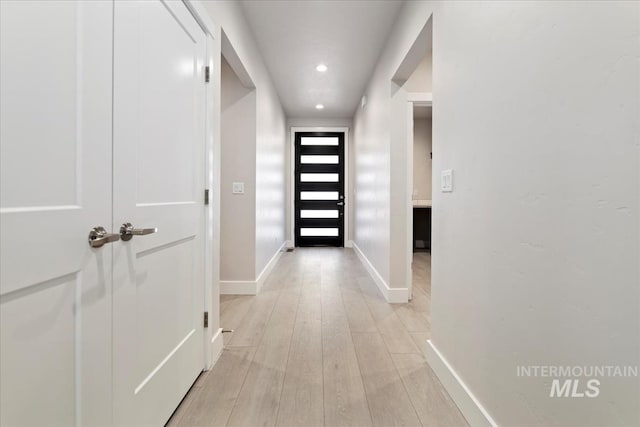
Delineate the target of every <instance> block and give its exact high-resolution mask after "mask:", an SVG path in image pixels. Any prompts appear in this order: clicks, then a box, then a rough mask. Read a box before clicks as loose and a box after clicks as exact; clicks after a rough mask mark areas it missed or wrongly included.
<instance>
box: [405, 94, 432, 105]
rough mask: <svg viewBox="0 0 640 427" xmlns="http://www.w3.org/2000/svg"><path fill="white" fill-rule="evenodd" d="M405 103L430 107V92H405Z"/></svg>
mask: <svg viewBox="0 0 640 427" xmlns="http://www.w3.org/2000/svg"><path fill="white" fill-rule="evenodd" d="M407 101H409V102H412V103H413V104H414V105H417V106H420V107H430V106H431V105H433V94H432V93H431V92H407Z"/></svg>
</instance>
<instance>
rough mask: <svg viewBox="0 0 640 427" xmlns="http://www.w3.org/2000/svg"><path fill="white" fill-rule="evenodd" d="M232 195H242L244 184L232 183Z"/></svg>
mask: <svg viewBox="0 0 640 427" xmlns="http://www.w3.org/2000/svg"><path fill="white" fill-rule="evenodd" d="M233 194H244V182H234V183H233Z"/></svg>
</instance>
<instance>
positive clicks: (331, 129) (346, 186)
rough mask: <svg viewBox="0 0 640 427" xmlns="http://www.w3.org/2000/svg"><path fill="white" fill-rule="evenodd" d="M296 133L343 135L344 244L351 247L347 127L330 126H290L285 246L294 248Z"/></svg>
mask: <svg viewBox="0 0 640 427" xmlns="http://www.w3.org/2000/svg"><path fill="white" fill-rule="evenodd" d="M297 132H337V133H342V134H343V135H344V217H343V218H344V238H343V241H344V244H343V246H344V247H345V248H351V247H353V242H352V240H351V238H350V236H351V235H350V234H349V218H350V212H351V209H350V204H351V203H350V201H351V199H350V192H349V184H350V181H349V171H350V168H349V128H348V127H344V126H343V127H332V126H291V132H290V139H289V179H288V181H289V194H288V196H289V208H288V216H289V218H290V221H289V222H290V224H289V233H290V234H289V236H290V239H289V240H287V242H286V244H287V247H288V248H293V247H295V236H296V197H295V196H296V162H295V156H296V133H297Z"/></svg>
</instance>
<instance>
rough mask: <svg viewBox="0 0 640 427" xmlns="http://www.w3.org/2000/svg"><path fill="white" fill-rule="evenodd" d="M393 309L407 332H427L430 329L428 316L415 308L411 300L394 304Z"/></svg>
mask: <svg viewBox="0 0 640 427" xmlns="http://www.w3.org/2000/svg"><path fill="white" fill-rule="evenodd" d="M416 294H417V292H416ZM393 309H394V310H395V312H396V315H397V316H398V319H400V321H401V322H402V324H403V325H404V327H405V329H406V330H407V331H408V332H428V331H429V330H430V329H431V325H430V322H429V318H428V317H427V316H426V315H425V314H424V313H421V312H419V311H418V310H416V309H415V305H414V304H413V301H411V302H409V303H407V304H394V305H393Z"/></svg>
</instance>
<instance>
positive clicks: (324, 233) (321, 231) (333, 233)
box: [300, 228, 338, 237]
mask: <svg viewBox="0 0 640 427" xmlns="http://www.w3.org/2000/svg"><path fill="white" fill-rule="evenodd" d="M300 236H303V237H309V236H312V237H337V236H338V229H337V228H301V229H300Z"/></svg>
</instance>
